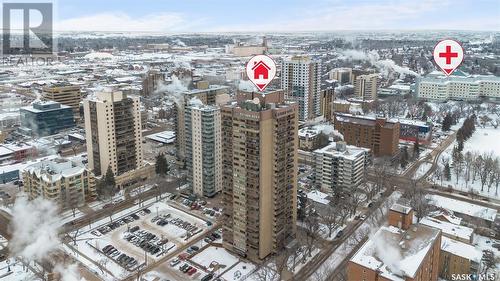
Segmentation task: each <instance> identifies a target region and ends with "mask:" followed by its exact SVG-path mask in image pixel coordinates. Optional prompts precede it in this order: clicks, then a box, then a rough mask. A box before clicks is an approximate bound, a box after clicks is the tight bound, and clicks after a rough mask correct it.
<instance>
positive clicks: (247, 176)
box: [221, 94, 298, 261]
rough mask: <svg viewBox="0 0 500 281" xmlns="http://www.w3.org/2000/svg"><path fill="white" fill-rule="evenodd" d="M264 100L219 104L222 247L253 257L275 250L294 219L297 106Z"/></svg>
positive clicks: (292, 230) (286, 237)
mask: <svg viewBox="0 0 500 281" xmlns="http://www.w3.org/2000/svg"><path fill="white" fill-rule="evenodd" d="M261 95H262V96H265V94H261ZM263 100H265V98H263V99H261V100H259V99H253V100H250V101H242V102H239V103H233V104H231V105H226V106H223V107H222V108H221V119H222V151H223V152H222V155H223V159H222V171H223V172H222V173H223V179H222V183H223V195H224V197H223V201H224V211H223V219H222V221H223V222H224V225H223V245H224V247H225V248H227V249H228V250H230V251H232V252H235V253H237V254H240V255H242V256H246V257H247V258H249V259H251V260H254V261H258V260H262V259H264V258H265V257H266V256H268V255H270V254H272V253H276V252H279V250H280V249H282V248H283V247H284V246H285V245H286V243H287V242H288V241H289V239H290V238H293V237H294V236H295V233H296V219H297V150H298V138H297V129H298V114H297V113H298V108H297V105H296V104H294V103H292V104H290V103H281V104H273V103H264V102H262V101H263Z"/></svg>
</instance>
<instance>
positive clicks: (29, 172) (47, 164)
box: [22, 158, 97, 209]
mask: <svg viewBox="0 0 500 281" xmlns="http://www.w3.org/2000/svg"><path fill="white" fill-rule="evenodd" d="M22 174H23V181H24V192H26V193H27V194H28V196H29V198H30V199H34V198H37V197H42V198H44V199H48V200H50V201H54V202H56V203H57V204H58V205H59V206H60V207H62V208H63V209H69V208H74V207H78V206H82V205H84V204H85V203H86V202H89V201H92V200H95V199H96V197H97V192H96V189H95V179H94V175H93V174H92V172H91V171H90V170H88V169H87V168H85V166H84V165H83V164H82V163H76V162H72V161H70V160H67V159H61V158H56V159H52V160H46V161H41V162H38V163H36V164H33V165H30V166H28V167H26V168H25V169H24V170H23V172H22Z"/></svg>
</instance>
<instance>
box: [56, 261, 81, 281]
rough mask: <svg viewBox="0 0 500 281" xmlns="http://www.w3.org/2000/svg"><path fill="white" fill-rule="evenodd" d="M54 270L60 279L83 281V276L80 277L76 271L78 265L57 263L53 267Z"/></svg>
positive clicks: (62, 280) (64, 280)
mask: <svg viewBox="0 0 500 281" xmlns="http://www.w3.org/2000/svg"><path fill="white" fill-rule="evenodd" d="M54 271H55V272H57V273H59V274H60V275H61V281H84V280H85V278H82V277H80V274H79V273H78V266H77V265H76V264H74V263H73V264H69V265H67V266H62V265H61V264H58V265H56V266H55V267H54Z"/></svg>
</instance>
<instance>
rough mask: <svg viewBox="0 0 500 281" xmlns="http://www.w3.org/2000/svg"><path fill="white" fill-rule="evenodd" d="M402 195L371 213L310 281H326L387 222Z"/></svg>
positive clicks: (399, 194) (386, 201) (389, 198)
mask: <svg viewBox="0 0 500 281" xmlns="http://www.w3.org/2000/svg"><path fill="white" fill-rule="evenodd" d="M400 197H401V193H399V192H397V191H396V192H394V193H392V194H391V196H389V197H388V198H387V199H386V200H385V201H384V203H383V204H382V205H381V206H380V208H379V209H378V210H375V211H374V212H373V213H371V214H370V215H369V216H368V218H366V220H365V221H364V222H363V223H362V224H361V225H360V226H359V227H358V228H357V229H356V230H355V231H354V233H353V234H352V235H350V236H349V238H347V239H346V240H345V241H344V242H342V244H340V245H339V246H338V248H337V249H336V250H335V251H334V252H333V253H332V255H330V257H328V259H327V260H325V262H324V263H323V264H322V265H321V266H320V267H319V268H318V269H317V270H316V272H315V273H314V274H313V275H312V276H311V277H310V278H309V279H308V280H311V281H317V280H326V278H327V277H328V275H329V273H330V272H331V271H333V270H334V269H335V268H337V267H338V266H339V264H340V263H341V262H342V260H343V259H345V258H346V256H348V255H349V253H351V251H352V250H353V249H354V247H356V246H357V245H358V244H359V241H360V240H361V239H362V238H363V237H366V236H367V235H370V233H374V232H375V231H376V230H377V229H378V228H379V227H380V226H381V225H382V224H383V223H384V222H385V221H386V219H385V217H386V215H387V211H388V210H389V208H390V207H391V206H392V204H394V203H395V202H396V201H397V200H398V199H399V198H400Z"/></svg>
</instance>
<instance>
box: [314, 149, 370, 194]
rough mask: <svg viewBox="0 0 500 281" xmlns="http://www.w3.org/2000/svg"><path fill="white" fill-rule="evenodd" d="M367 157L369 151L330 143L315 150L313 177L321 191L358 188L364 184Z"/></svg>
mask: <svg viewBox="0 0 500 281" xmlns="http://www.w3.org/2000/svg"><path fill="white" fill-rule="evenodd" d="M369 155H370V150H369V149H367V148H360V147H356V146H351V145H346V143H345V142H337V143H335V142H332V143H330V144H329V145H327V146H325V147H323V148H321V149H317V150H315V151H314V152H313V156H314V159H315V162H316V163H315V166H314V175H315V179H316V183H317V184H319V185H320V186H321V191H323V192H331V191H332V190H335V189H343V188H346V189H353V188H356V187H358V186H359V185H360V184H361V183H362V182H364V179H365V168H366V165H367V164H368V160H369Z"/></svg>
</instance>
